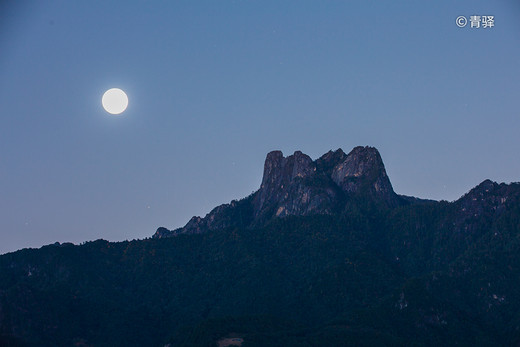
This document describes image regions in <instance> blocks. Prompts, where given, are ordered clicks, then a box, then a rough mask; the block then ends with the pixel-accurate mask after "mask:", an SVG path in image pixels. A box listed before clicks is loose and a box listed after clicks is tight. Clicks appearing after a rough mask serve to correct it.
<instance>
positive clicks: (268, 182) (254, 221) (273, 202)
mask: <svg viewBox="0 0 520 347" xmlns="http://www.w3.org/2000/svg"><path fill="white" fill-rule="evenodd" d="M358 197H362V198H363V199H366V198H370V199H373V200H374V201H378V202H380V203H384V204H385V205H387V206H391V207H395V206H399V205H403V204H404V205H406V204H409V203H414V202H419V201H420V199H407V197H399V196H398V195H397V194H396V193H395V192H394V190H393V188H392V184H391V183H390V180H389V178H388V176H387V174H386V170H385V166H384V165H383V160H382V159H381V156H380V154H379V152H378V151H377V149H375V148H374V147H361V146H360V147H356V148H354V149H353V150H352V151H351V152H350V153H349V154H348V155H347V154H345V153H344V152H343V150H341V149H338V150H336V151H334V152H333V151H329V152H328V153H326V154H325V155H323V156H322V157H320V158H319V159H317V160H315V161H313V160H312V159H311V158H310V157H309V156H308V155H306V154H303V153H302V152H300V151H296V152H294V154H293V155H290V156H288V157H284V156H283V153H282V152H281V151H273V152H270V153H269V154H267V158H266V160H265V164H264V175H263V178H262V184H261V186H260V189H258V190H257V191H256V192H254V193H253V194H251V195H250V196H249V197H247V198H245V199H242V200H240V201H235V200H234V201H232V202H231V203H230V204H224V205H220V206H218V207H216V208H215V209H213V210H212V211H211V212H210V213H208V214H207V215H206V216H205V217H204V218H201V217H198V216H196V217H193V218H192V219H191V220H190V221H189V222H188V223H187V224H186V225H185V226H184V227H182V228H179V229H175V230H168V229H167V228H165V227H160V228H158V229H157V231H156V233H155V234H154V235H153V237H154V238H164V237H171V236H175V235H178V234H186V233H187V234H190V233H201V232H206V231H215V230H219V229H224V228H227V227H252V226H257V227H258V226H262V225H265V224H266V223H267V222H269V221H270V220H272V219H273V218H277V217H286V216H309V215H319V214H333V213H337V212H339V211H341V210H342V209H343V208H344V207H345V204H346V203H347V202H348V201H352V200H354V199H356V198H358Z"/></svg>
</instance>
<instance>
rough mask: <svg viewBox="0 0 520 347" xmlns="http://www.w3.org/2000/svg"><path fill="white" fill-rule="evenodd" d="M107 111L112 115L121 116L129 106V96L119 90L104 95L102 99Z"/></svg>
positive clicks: (114, 89) (108, 91) (109, 91)
mask: <svg viewBox="0 0 520 347" xmlns="http://www.w3.org/2000/svg"><path fill="white" fill-rule="evenodd" d="M101 103H102V104H103V108H104V109H105V111H107V112H108V113H111V114H120V113H123V111H124V110H126V108H127V106H128V96H126V94H125V92H124V91H122V90H121V89H119V88H112V89H109V90H107V91H106V92H105V94H103V98H102V99H101Z"/></svg>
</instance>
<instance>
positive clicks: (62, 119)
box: [0, 0, 520, 253]
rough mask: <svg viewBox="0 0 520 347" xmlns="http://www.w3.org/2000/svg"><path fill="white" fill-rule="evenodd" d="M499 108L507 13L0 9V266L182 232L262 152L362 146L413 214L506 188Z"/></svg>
mask: <svg viewBox="0 0 520 347" xmlns="http://www.w3.org/2000/svg"><path fill="white" fill-rule="evenodd" d="M460 15H463V16H466V17H469V16H470V15H481V16H488V15H489V16H491V15H492V16H494V19H495V23H494V24H495V26H494V27H492V28H479V29H476V28H470V27H469V24H468V26H466V27H464V28H459V27H457V25H456V23H455V19H456V18H457V16H460ZM112 87H119V88H122V89H123V90H125V91H126V93H127V94H128V97H129V106H128V109H127V110H126V111H125V112H124V113H123V114H122V115H120V116H113V115H110V114H108V113H106V112H105V111H104V110H103V108H102V106H101V96H102V94H103V93H104V91H105V90H107V89H109V88H112ZM519 101H520V3H518V1H516V0H510V1H507V0H493V1H491V0H487V1H479V0H435V1H433V0H432V1H417V0H413V1H386V0H385V1H383V0H381V1H369V0H358V1H346V0H345V1H317V0H316V1H281V0H276V1H265V0H263V1H245V0H244V1H231V0H229V1H227V0H224V1H195V0H189V1H161V2H159V1H157V2H153V1H150V2H145V1H125V2H121V1H108V0H104V1H90V0H89V1H68V0H66V1H32V2H24V1H18V0H16V1H15V0H11V1H3V2H2V4H1V5H0V253H4V252H8V251H13V250H16V249H19V248H23V247H39V246H41V245H44V244H48V243H52V242H55V241H59V242H66V241H71V242H75V243H78V242H82V241H87V240H93V239H97V238H104V239H108V240H125V239H134V238H144V237H149V236H151V235H152V234H153V233H154V232H155V229H156V228H157V227H159V226H165V227H168V228H175V227H179V226H183V225H184V224H185V223H186V222H187V221H188V219H189V218H190V217H191V216H193V215H201V216H203V215H205V214H206V213H207V212H209V211H210V210H211V209H212V208H213V207H215V206H217V205H219V204H221V203H226V202H229V201H230V200H232V199H235V198H242V197H245V196H247V195H248V194H250V193H251V192H252V191H253V190H256V189H257V188H258V187H259V185H260V181H261V176H262V170H263V162H264V159H265V156H266V154H267V152H269V151H271V150H274V149H280V150H282V151H283V152H284V154H285V155H288V154H292V153H293V152H294V151H295V150H302V151H303V152H304V153H307V154H309V155H310V156H311V157H312V158H313V159H316V158H317V157H319V156H320V155H322V154H323V153H325V152H327V151H328V150H330V149H337V148H339V147H341V148H343V150H345V151H346V152H348V151H350V150H351V149H352V148H353V147H354V146H357V145H372V146H375V147H377V148H378V149H379V151H380V152H381V155H382V157H383V160H384V162H385V165H386V168H387V172H388V174H389V176H390V179H391V181H392V184H393V186H394V189H395V191H396V192H397V193H401V194H407V195H414V196H418V197H422V198H431V199H446V200H454V199H457V198H458V197H460V196H461V195H462V194H464V193H465V192H466V191H468V190H469V189H470V188H472V187H474V186H475V185H477V184H478V183H480V182H481V181H483V180H484V179H486V178H490V179H492V180H495V181H499V182H511V181H519V180H520V161H519V159H518V158H519V157H518V153H519V149H520V136H519V129H520V112H519V109H520V107H519V106H520V105H519Z"/></svg>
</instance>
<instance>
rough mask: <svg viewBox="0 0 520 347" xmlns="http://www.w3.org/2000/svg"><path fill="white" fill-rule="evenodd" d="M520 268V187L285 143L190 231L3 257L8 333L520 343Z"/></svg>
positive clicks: (0, 298) (369, 152) (147, 342)
mask: <svg viewBox="0 0 520 347" xmlns="http://www.w3.org/2000/svg"><path fill="white" fill-rule="evenodd" d="M169 236H175V237H169ZM519 274H520V184H518V183H512V184H504V183H502V184H498V183H495V182H492V181H490V180H486V181H484V182H482V183H481V184H479V185H478V186H476V187H475V188H473V189H472V190H471V191H469V192H468V193H467V194H466V195H464V196H463V197H461V198H460V199H459V200H457V201H455V202H451V203H449V202H446V201H428V200H420V199H416V198H413V197H405V196H401V195H397V194H396V193H394V191H393V189H392V186H391V184H390V180H389V179H388V177H387V175H386V172H385V169H384V165H383V162H382V160H381V157H380V155H379V153H378V152H377V150H376V149H375V148H371V147H356V148H354V149H353V150H352V151H351V152H350V153H349V154H348V155H347V154H345V153H344V152H343V151H341V150H337V151H334V152H329V153H327V154H325V155H323V156H322V157H321V158H319V159H317V160H315V161H313V160H311V159H310V158H309V157H308V156H306V155H305V154H303V153H301V152H296V153H294V154H293V155H291V156H288V157H284V156H283V155H282V153H281V152H278V151H277V152H271V153H269V154H268V155H267V159H266V162H265V168H264V177H263V179H262V184H261V186H260V189H259V190H258V191H256V192H255V193H254V194H252V195H251V196H249V197H246V198H245V199H242V200H239V201H232V202H231V203H230V204H226V205H222V206H219V207H217V208H215V209H214V210H213V211H211V212H210V213H209V214H208V215H207V216H206V217H204V218H200V217H194V218H192V219H191V220H190V221H189V223H188V224H187V225H186V226H184V227H183V228H180V229H177V230H174V231H170V230H168V229H165V228H160V229H159V230H158V231H157V233H156V234H155V235H154V238H150V239H146V240H137V241H131V242H128V241H126V242H108V241H104V240H97V241H93V242H87V243H85V244H83V245H79V246H75V245H72V244H67V243H66V244H59V243H56V244H54V245H49V246H44V247H42V248H40V249H24V250H20V251H17V252H13V253H9V254H5V255H2V256H0V346H167V345H169V346H217V344H220V345H221V346H223V345H226V344H229V343H231V342H236V343H238V342H240V343H242V346H244V347H247V346H455V345H456V346H519V345H520V276H519Z"/></svg>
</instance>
